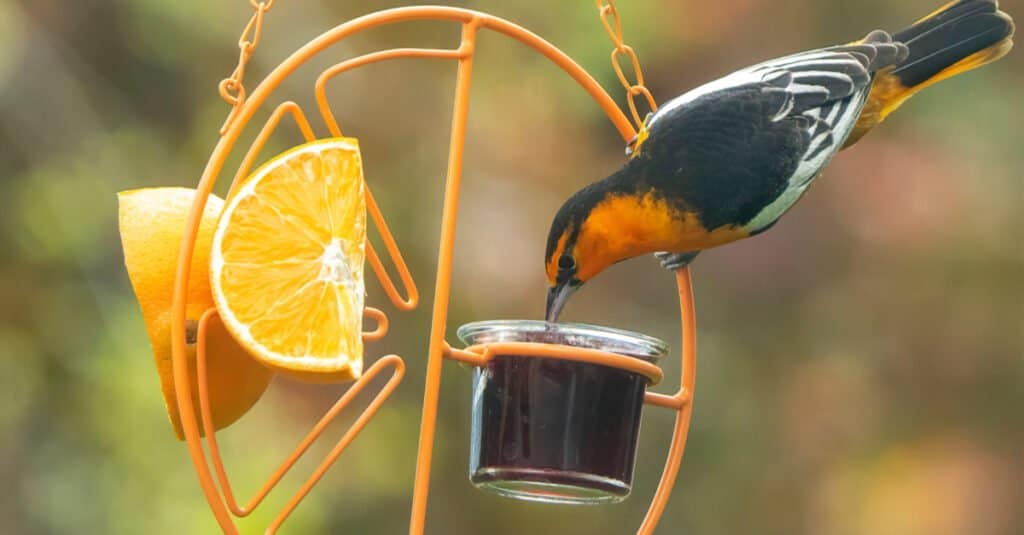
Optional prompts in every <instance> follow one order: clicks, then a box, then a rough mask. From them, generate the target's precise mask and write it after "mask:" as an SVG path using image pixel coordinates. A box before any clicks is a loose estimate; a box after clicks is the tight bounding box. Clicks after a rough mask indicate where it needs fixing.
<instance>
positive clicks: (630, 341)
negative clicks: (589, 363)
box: [456, 320, 668, 362]
mask: <svg viewBox="0 0 1024 535" xmlns="http://www.w3.org/2000/svg"><path fill="white" fill-rule="evenodd" d="M456 334H457V335H458V337H459V340H461V341H462V342H463V343H464V344H466V345H478V344H487V343H495V342H537V343H542V344H561V345H568V346H573V347H583V348H588V349H597V350H601V351H607V352H609V353H617V354H621V355H625V356H629V357H636V358H640V359H643V360H647V361H650V362H654V361H657V360H658V359H660V358H661V357H664V356H665V355H667V354H668V344H667V343H665V342H664V341H663V340H660V339H658V338H655V337H653V336H648V335H646V334H642V333H637V332H633V331H627V330H624V329H617V328H614V327H604V326H601V325H590V324H586V323H553V322H548V321H542V320H486V321H475V322H472V323H467V324H465V325H462V326H460V327H459V328H458V329H457V330H456Z"/></svg>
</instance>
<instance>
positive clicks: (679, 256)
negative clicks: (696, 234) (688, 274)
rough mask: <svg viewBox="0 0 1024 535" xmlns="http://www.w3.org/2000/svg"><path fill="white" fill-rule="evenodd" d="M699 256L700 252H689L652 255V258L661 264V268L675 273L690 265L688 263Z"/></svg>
mask: <svg viewBox="0 0 1024 535" xmlns="http://www.w3.org/2000/svg"><path fill="white" fill-rule="evenodd" d="M699 254H700V251H691V252H688V253H654V257H655V258H657V259H658V261H659V262H661V267H663V268H665V269H667V270H669V271H676V270H679V269H683V268H684V267H686V266H688V265H690V263H691V262H693V260H694V259H695V258H697V255H699Z"/></svg>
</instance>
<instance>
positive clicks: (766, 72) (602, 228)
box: [545, 0, 1014, 321]
mask: <svg viewBox="0 0 1024 535" xmlns="http://www.w3.org/2000/svg"><path fill="white" fill-rule="evenodd" d="M1013 31H1014V25H1013V20H1012V19H1011V18H1010V17H1009V16H1008V15H1007V14H1006V13H1003V12H1002V11H1000V10H999V5H998V2H997V0H957V1H954V2H951V3H949V4H946V5H944V6H943V7H942V8H940V9H939V10H937V11H935V12H934V13H932V14H930V15H928V16H927V17H925V18H923V19H921V20H919V21H917V22H916V23H914V24H913V25H912V26H910V27H909V28H907V29H905V30H902V31H900V32H897V33H895V34H889V33H887V32H884V31H881V30H876V31H873V32H871V33H870V34H868V35H867V37H865V38H864V39H862V40H860V41H856V42H854V43H851V44H847V45H841V46H833V47H829V48H822V49H818V50H812V51H809V52H803V53H799V54H795V55H791V56H786V57H783V58H779V59H774V60H770V61H766V62H764V63H760V64H758V65H755V66H753V67H749V68H746V69H743V70H740V71H737V72H735V73H733V74H730V75H728V76H726V77H724V78H721V79H719V80H716V81H714V82H711V83H709V84H706V85H703V86H701V87H698V88H697V89H694V90H692V91H690V92H688V93H685V94H683V95H681V96H679V97H676V98H675V99H673V100H671V101H669V102H667V103H666V104H665V105H664V106H662V107H661V108H660V109H659V110H658V111H657V113H654V114H653V115H651V116H649V118H648V119H647V121H646V122H645V125H644V127H643V128H642V129H641V131H640V133H639V134H638V136H637V138H636V139H635V140H634V141H633V142H632V144H631V146H630V149H631V150H630V149H627V152H632V154H631V158H630V159H629V160H628V161H627V162H626V164H625V165H624V166H623V167H622V168H621V169H619V170H618V171H616V172H615V173H613V174H612V175H611V176H609V177H608V178H605V179H604V180H601V181H599V182H596V183H593V184H591V185H589V186H587V187H585V188H583V189H582V190H580V191H578V192H576V193H575V194H573V195H572V197H570V198H569V199H568V200H567V201H566V202H565V204H563V205H562V207H561V208H560V209H559V210H558V213H557V214H556V215H555V217H554V220H553V222H552V224H551V230H550V233H549V235H548V242H547V250H546V254H545V266H546V271H547V278H548V284H549V290H548V300H547V318H548V320H549V321H555V320H557V318H558V316H559V314H560V312H561V310H562V308H563V307H564V306H565V304H566V302H567V301H568V299H569V297H570V296H571V295H572V293H573V292H574V291H575V290H577V289H578V288H579V287H580V286H581V285H583V284H584V283H585V282H587V281H588V280H590V279H592V278H593V277H594V276H595V275H597V274H598V273H600V272H601V271H603V270H604V269H605V268H607V267H608V266H610V265H612V264H614V263H616V262H620V261H622V260H625V259H628V258H632V257H635V256H639V255H643V254H649V253H656V255H657V256H658V257H659V259H660V260H661V261H662V264H663V265H664V266H665V267H667V268H670V269H676V268H679V267H682V266H684V265H687V264H688V263H689V262H690V261H692V260H693V258H694V257H695V256H696V255H697V253H699V252H700V251H702V250H704V249H708V248H711V247H716V246H719V245H723V244H726V243H730V242H733V241H735V240H739V239H742V238H747V237H751V236H754V235H757V234H759V233H761V232H764V231H766V230H768V229H769V228H771V226H772V225H774V224H775V222H776V221H778V219H779V218H780V217H781V216H782V215H783V214H785V213H786V211H787V210H789V209H790V208H791V207H792V206H793V205H794V204H795V203H796V202H797V201H798V200H799V199H800V198H801V197H802V196H803V194H804V193H805V192H806V191H807V188H808V187H809V186H810V185H811V183H812V181H813V180H814V179H815V177H817V176H818V175H819V173H821V171H822V169H823V168H824V167H825V166H826V165H827V164H828V163H829V162H830V161H831V160H832V157H833V156H834V155H835V154H836V153H837V152H839V151H840V150H841V149H843V148H845V147H848V146H850V145H852V144H853V143H855V142H856V141H857V140H859V139H860V138H861V137H862V136H864V134H866V133H867V132H868V131H870V130H871V129H872V128H874V127H875V126H877V125H878V124H879V123H881V122H882V121H883V120H884V119H885V118H886V117H887V116H888V115H889V114H890V113H892V112H893V111H894V110H895V109H896V108H898V107H899V106H900V105H901V104H902V103H903V102H904V101H906V100H907V99H908V98H909V97H911V96H912V95H914V94H915V93H916V92H918V91H920V90H921V89H924V88H925V87H928V86H930V85H932V84H934V83H936V82H938V81H940V80H944V79H946V78H949V77H951V76H955V75H957V74H960V73H963V72H966V71H969V70H971V69H975V68H977V67H980V66H982V65H985V64H987V63H990V62H992V61H995V60H997V59H999V58H1001V57H1002V56H1003V55H1005V54H1006V53H1007V52H1009V51H1010V49H1011V48H1012V46H1013V41H1012V40H1011V37H1012V35H1013Z"/></svg>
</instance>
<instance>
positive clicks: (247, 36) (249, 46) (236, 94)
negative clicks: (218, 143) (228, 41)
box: [217, 0, 277, 134]
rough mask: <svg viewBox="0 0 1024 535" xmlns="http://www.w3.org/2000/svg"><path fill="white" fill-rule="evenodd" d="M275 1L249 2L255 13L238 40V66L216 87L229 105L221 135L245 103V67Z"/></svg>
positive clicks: (253, 0) (257, 43) (258, 41)
mask: <svg viewBox="0 0 1024 535" xmlns="http://www.w3.org/2000/svg"><path fill="white" fill-rule="evenodd" d="M276 1H277V0H263V1H259V2H258V1H256V0H249V5H251V6H252V8H253V10H254V11H255V12H254V13H253V14H252V17H251V18H250V19H249V23H248V24H246V25H245V29H244V30H242V35H241V37H239V38H238V65H237V66H236V67H235V70H234V71H232V72H231V75H230V76H228V77H227V78H225V79H223V80H221V81H220V84H218V85H217V89H218V90H219V91H220V98H222V99H224V102H227V103H228V104H230V105H231V114H230V115H228V118H227V120H226V121H225V122H224V126H223V127H222V128H221V133H222V134H223V132H224V131H225V130H226V129H227V126H228V125H229V124H230V123H231V119H232V118H234V116H235V112H236V111H237V110H238V108H239V106H241V105H242V103H243V102H245V86H244V85H243V84H242V80H243V78H245V67H246V66H247V65H248V64H249V58H250V57H251V56H252V53H253V52H254V51H255V50H256V46H257V45H259V43H260V36H261V34H262V32H263V15H265V14H266V13H267V12H268V11H270V9H271V8H272V7H274V2H276Z"/></svg>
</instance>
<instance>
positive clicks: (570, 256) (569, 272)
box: [544, 175, 658, 321]
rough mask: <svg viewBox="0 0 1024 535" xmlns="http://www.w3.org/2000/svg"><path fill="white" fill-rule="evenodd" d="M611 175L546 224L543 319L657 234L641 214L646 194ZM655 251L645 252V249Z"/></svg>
mask: <svg viewBox="0 0 1024 535" xmlns="http://www.w3.org/2000/svg"><path fill="white" fill-rule="evenodd" d="M617 178H618V177H617V176H616V175H613V176H612V177H610V178H609V179H605V180H603V181H601V182H597V183H594V184H591V185H589V186H587V187H585V188H583V189H582V190H580V191H578V192H576V193H575V194H574V195H573V196H572V197H570V198H569V200H567V201H565V203H564V204H563V205H562V207H561V208H559V210H558V213H557V214H556V215H555V218H554V220H553V221H552V223H551V230H550V231H549V233H548V243H547V250H546V251H545V258H544V264H545V271H546V272H547V279H548V299H547V314H546V317H547V320H548V321H557V319H558V316H559V314H561V312H562V308H564V307H565V304H566V303H567V302H568V301H569V298H570V297H571V296H572V294H573V293H575V292H576V290H578V289H579V288H580V286H583V284H584V283H586V282H587V281H589V280H591V279H592V278H594V277H595V276H596V275H598V274H599V273H601V272H602V271H604V270H605V269H606V268H608V267H609V266H611V265H612V264H615V263H616V262H620V261H622V260H626V259H627V258H631V257H634V256H638V255H640V254H643V253H645V252H649V251H647V248H648V247H647V242H648V241H649V240H648V238H650V237H651V236H653V235H656V234H657V233H658V232H657V230H655V229H650V228H644V227H645V226H646V225H645V223H646V222H651V221H655V220H656V219H658V218H654V219H652V218H651V217H650V216H649V214H647V213H646V212H647V211H648V209H649V208H650V204H651V203H650V199H649V196H645V195H642V194H638V193H637V192H636V191H635V184H636V182H635V180H634V181H630V182H625V181H620V180H618V179H617ZM653 250H656V249H651V251H653Z"/></svg>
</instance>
